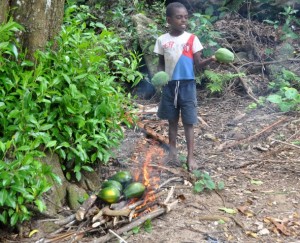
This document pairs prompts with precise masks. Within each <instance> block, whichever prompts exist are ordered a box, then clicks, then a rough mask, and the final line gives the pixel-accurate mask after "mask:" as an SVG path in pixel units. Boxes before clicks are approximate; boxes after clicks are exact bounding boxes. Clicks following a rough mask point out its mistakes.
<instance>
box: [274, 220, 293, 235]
mask: <svg viewBox="0 0 300 243" xmlns="http://www.w3.org/2000/svg"><path fill="white" fill-rule="evenodd" d="M269 219H270V221H271V222H272V223H273V224H274V225H275V227H276V229H277V230H278V231H279V232H281V233H282V234H284V235H286V236H290V235H291V232H290V231H289V230H288V228H287V227H286V226H285V225H284V223H283V222H282V221H281V220H278V219H274V218H269Z"/></svg>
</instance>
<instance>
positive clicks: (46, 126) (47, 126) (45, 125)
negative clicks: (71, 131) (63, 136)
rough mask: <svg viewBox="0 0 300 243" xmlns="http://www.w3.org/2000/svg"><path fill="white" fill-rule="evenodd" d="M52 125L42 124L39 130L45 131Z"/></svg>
mask: <svg viewBox="0 0 300 243" xmlns="http://www.w3.org/2000/svg"><path fill="white" fill-rule="evenodd" d="M52 127H53V124H44V125H42V126H41V127H40V129H39V130H40V131H47V130H49V129H51V128H52Z"/></svg>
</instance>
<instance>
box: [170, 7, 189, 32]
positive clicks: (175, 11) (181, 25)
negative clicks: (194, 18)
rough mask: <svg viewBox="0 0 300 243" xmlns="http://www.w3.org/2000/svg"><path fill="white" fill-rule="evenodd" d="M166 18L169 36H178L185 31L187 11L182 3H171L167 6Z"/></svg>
mask: <svg viewBox="0 0 300 243" xmlns="http://www.w3.org/2000/svg"><path fill="white" fill-rule="evenodd" d="M166 16H167V22H168V24H169V26H170V33H171V34H173V35H180V34H182V33H183V32H184V31H185V29H186V27H187V20H188V11H187V9H186V7H185V6H184V5H183V4H182V3H179V2H173V3H170V4H168V6H167V9H166Z"/></svg>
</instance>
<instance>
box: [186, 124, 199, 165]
mask: <svg viewBox="0 0 300 243" xmlns="http://www.w3.org/2000/svg"><path fill="white" fill-rule="evenodd" d="M183 127H184V133H185V138H186V143H187V152H188V154H187V164H188V169H189V171H193V170H195V169H197V164H196V162H195V159H194V146H195V145H194V126H193V124H183Z"/></svg>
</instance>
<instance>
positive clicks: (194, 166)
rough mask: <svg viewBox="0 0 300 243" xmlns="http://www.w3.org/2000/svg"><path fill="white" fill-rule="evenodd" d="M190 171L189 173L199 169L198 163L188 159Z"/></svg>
mask: <svg viewBox="0 0 300 243" xmlns="http://www.w3.org/2000/svg"><path fill="white" fill-rule="evenodd" d="M187 165H188V170H189V172H193V171H194V170H197V169H198V166H197V163H196V162H195V160H194V159H188V160H187Z"/></svg>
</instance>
